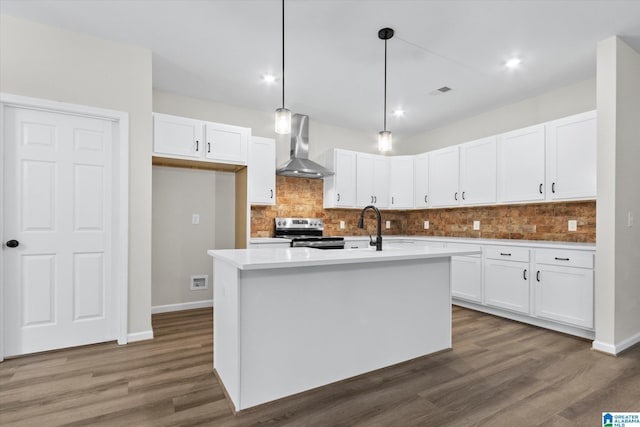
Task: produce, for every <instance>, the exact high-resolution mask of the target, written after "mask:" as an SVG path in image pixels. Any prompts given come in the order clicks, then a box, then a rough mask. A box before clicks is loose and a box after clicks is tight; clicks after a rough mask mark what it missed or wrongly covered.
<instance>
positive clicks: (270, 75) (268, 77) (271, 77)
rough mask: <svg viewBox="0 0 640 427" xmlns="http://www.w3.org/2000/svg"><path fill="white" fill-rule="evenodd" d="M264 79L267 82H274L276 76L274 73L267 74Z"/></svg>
mask: <svg viewBox="0 0 640 427" xmlns="http://www.w3.org/2000/svg"><path fill="white" fill-rule="evenodd" d="M262 80H264V81H265V82H266V83H273V82H275V81H276V76H274V75H273V74H265V75H264V76H262Z"/></svg>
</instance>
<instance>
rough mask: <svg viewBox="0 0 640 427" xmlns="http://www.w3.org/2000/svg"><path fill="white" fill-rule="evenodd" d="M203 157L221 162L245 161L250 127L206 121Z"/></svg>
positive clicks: (240, 162)
mask: <svg viewBox="0 0 640 427" xmlns="http://www.w3.org/2000/svg"><path fill="white" fill-rule="evenodd" d="M205 126H206V130H205V138H206V143H207V145H206V147H205V148H206V150H205V157H206V158H207V159H209V160H214V161H218V162H223V163H237V164H240V165H244V164H246V163H247V145H248V142H249V137H250V136H251V129H247V128H243V127H239V126H231V125H225V124H222V123H211V122H206V124H205Z"/></svg>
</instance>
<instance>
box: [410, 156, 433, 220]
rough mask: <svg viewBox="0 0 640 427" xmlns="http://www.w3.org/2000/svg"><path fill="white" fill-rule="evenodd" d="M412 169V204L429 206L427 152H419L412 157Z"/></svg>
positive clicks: (423, 206)
mask: <svg viewBox="0 0 640 427" xmlns="http://www.w3.org/2000/svg"><path fill="white" fill-rule="evenodd" d="M413 170H414V185H415V194H414V206H415V207H416V208H426V207H429V153H424V154H420V155H417V156H415V157H414V159H413Z"/></svg>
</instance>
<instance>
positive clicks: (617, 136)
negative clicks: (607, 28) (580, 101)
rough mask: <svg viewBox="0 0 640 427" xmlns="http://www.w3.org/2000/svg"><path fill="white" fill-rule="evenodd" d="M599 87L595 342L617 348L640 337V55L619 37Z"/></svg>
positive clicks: (607, 52) (601, 49) (604, 48)
mask: <svg viewBox="0 0 640 427" xmlns="http://www.w3.org/2000/svg"><path fill="white" fill-rule="evenodd" d="M597 92H598V204H597V211H596V241H597V251H596V307H595V310H596V311H595V318H596V341H595V343H594V348H597V349H600V350H604V351H608V352H611V353H617V352H619V351H620V350H622V349H624V348H625V347H627V346H629V345H631V344H633V343H636V342H640V223H639V222H638V219H637V218H638V217H640V192H639V191H638V182H640V169H639V168H638V162H639V161H640V55H639V54H638V52H636V51H634V50H633V49H632V48H631V47H629V46H628V45H627V44H625V43H624V42H623V41H622V40H621V39H619V38H618V37H611V38H609V39H606V40H604V41H602V42H601V43H599V44H598V89H597ZM629 213H631V215H632V216H634V217H635V218H636V220H635V223H634V224H633V226H632V227H629V225H628V215H629Z"/></svg>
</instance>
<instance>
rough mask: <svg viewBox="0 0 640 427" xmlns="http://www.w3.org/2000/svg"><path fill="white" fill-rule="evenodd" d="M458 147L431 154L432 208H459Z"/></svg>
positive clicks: (430, 201) (430, 190)
mask: <svg viewBox="0 0 640 427" xmlns="http://www.w3.org/2000/svg"><path fill="white" fill-rule="evenodd" d="M458 157H459V156H458V147H457V146H456V147H449V148H444V149H441V150H436V151H432V152H430V153H429V195H430V196H429V204H430V206H431V207H439V206H458V205H459V204H460V200H461V199H462V198H461V197H460V195H459V193H458V191H459V190H458V188H459V186H458V180H459V174H458V172H459V170H460V167H459V164H458Z"/></svg>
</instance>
